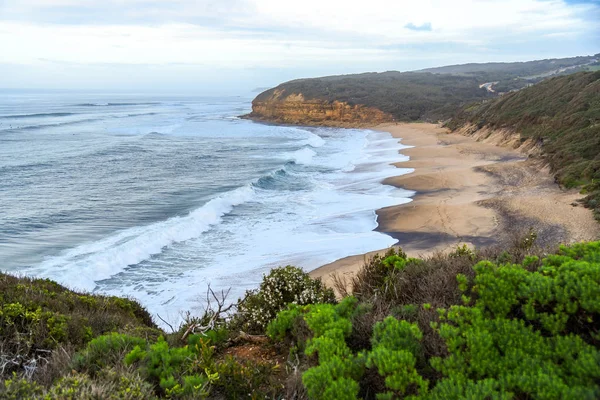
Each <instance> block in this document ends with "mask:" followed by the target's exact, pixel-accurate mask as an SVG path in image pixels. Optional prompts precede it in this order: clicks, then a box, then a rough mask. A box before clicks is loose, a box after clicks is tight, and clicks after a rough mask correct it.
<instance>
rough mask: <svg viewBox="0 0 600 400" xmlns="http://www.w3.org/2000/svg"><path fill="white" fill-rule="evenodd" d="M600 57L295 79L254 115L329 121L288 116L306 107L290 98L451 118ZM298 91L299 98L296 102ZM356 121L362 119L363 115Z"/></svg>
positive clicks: (260, 102) (409, 117)
mask: <svg viewBox="0 0 600 400" xmlns="http://www.w3.org/2000/svg"><path fill="white" fill-rule="evenodd" d="M598 59H600V55H595V56H586V57H573V58H565V59H550V60H538V61H529V62H518V63H487V64H464V65H454V66H447V67H439V68H430V69H425V70H421V71H413V72H398V71H388V72H383V73H364V74H352V75H339V76H328V77H321V78H311V79H297V80H293V81H289V82H285V83H282V84H281V85H278V86H277V87H275V88H272V89H269V90H266V91H264V92H263V93H261V94H259V95H258V96H257V97H256V98H255V99H254V101H253V112H252V114H250V117H252V118H257V119H266V120H272V121H276V122H286V123H300V124H320V123H323V122H325V121H326V119H324V118H315V114H317V112H316V111H318V110H311V113H312V114H313V115H310V116H305V117H304V118H302V117H298V116H297V115H296V116H293V117H290V116H286V115H285V114H290V113H292V114H293V113H304V112H306V111H304V110H301V107H300V105H299V104H298V105H297V106H294V107H287V106H282V103H285V102H289V101H291V102H292V103H293V102H296V103H304V104H306V103H310V102H315V101H316V102H322V104H321V107H325V105H326V104H332V103H333V102H342V103H344V104H347V105H349V106H364V107H367V108H369V109H374V110H378V111H381V112H383V113H385V114H386V115H389V116H390V118H392V119H393V120H395V121H417V120H421V121H432V122H437V121H440V120H446V119H448V118H450V117H452V116H453V115H454V114H455V113H457V112H458V111H460V110H461V108H462V107H464V106H465V105H468V104H470V103H473V102H476V101H482V100H486V99H490V98H495V97H497V96H498V94H499V93H503V92H508V91H511V90H518V89H522V88H524V87H527V86H529V85H532V84H535V83H537V82H540V81H542V80H543V79H545V78H548V77H551V76H557V75H562V74H572V73H575V72H578V71H582V70H587V69H589V68H593V67H594V66H595V65H597V63H598ZM486 83H489V84H490V85H489V86H488V87H487V88H486V87H485V86H483V85H484V84H486ZM300 95H301V96H302V97H301V100H298V96H300ZM294 108H295V109H294ZM322 114H323V115H325V114H326V112H325V111H324V112H322ZM288 117H289V118H288ZM376 117H377V118H380V117H379V116H378V115H377V116H376ZM358 119H361V120H362V119H364V116H361V118H357V120H358ZM367 122H369V121H367ZM371 122H381V121H378V120H377V121H375V120H374V121H371Z"/></svg>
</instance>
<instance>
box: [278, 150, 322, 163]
mask: <svg viewBox="0 0 600 400" xmlns="http://www.w3.org/2000/svg"><path fill="white" fill-rule="evenodd" d="M316 155H317V153H316V152H315V151H314V150H312V149H309V148H308V147H304V148H302V149H300V150H296V151H294V152H293V153H286V154H284V158H285V159H287V160H293V161H294V162H295V163H296V164H305V165H310V164H312V163H313V157H314V156H316Z"/></svg>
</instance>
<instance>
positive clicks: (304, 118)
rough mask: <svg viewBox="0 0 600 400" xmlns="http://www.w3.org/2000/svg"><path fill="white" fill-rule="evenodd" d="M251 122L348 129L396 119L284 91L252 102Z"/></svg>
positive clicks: (336, 102) (383, 113)
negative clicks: (349, 126) (259, 121)
mask: <svg viewBox="0 0 600 400" xmlns="http://www.w3.org/2000/svg"><path fill="white" fill-rule="evenodd" d="M249 117H250V118H251V119H256V120H261V121H269V122H277V123H285V124H299V125H326V126H344V125H360V124H378V123H382V122H390V121H393V120H394V118H393V117H392V116H391V115H390V114H387V113H385V112H383V111H381V110H378V109H376V108H373V107H366V106H363V105H360V104H358V105H350V104H348V103H346V102H341V101H333V102H329V101H326V100H318V99H308V100H307V99H305V98H304V96H303V95H302V94H290V95H287V94H286V93H285V91H284V90H273V91H272V92H271V93H268V94H266V95H265V94H263V95H260V96H258V97H257V98H256V99H254V101H253V102H252V113H250V115H249Z"/></svg>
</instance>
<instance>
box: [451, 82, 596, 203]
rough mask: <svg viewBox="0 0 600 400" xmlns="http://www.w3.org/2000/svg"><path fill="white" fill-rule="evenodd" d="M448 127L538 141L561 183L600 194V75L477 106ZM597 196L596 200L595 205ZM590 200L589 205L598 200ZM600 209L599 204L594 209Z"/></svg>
mask: <svg viewBox="0 0 600 400" xmlns="http://www.w3.org/2000/svg"><path fill="white" fill-rule="evenodd" d="M447 126H448V127H449V128H451V129H453V130H456V129H461V128H465V127H468V132H469V133H470V134H476V133H477V132H478V131H481V130H484V129H489V130H490V132H491V131H493V130H500V129H502V130H508V131H512V132H515V133H518V134H519V135H520V138H521V141H522V142H525V141H527V140H531V141H534V142H535V143H537V145H538V146H539V147H540V149H541V154H542V157H543V159H544V161H545V162H547V163H548V165H549V166H550V168H551V170H552V172H553V173H554V174H555V176H556V181H557V182H558V183H559V184H561V185H563V186H565V187H567V188H570V187H579V186H585V189H584V190H585V191H591V192H595V191H596V190H597V183H596V182H597V181H598V180H599V179H600V72H599V71H596V72H580V73H576V74H573V75H567V76H560V77H555V78H551V79H547V80H545V81H543V82H540V83H538V84H536V85H533V86H530V87H528V88H526V89H523V90H520V91H518V92H513V93H509V94H506V95H504V96H502V97H500V98H498V99H495V100H492V101H487V102H483V103H481V104H476V105H472V106H470V107H467V108H466V109H465V110H463V111H462V112H460V113H459V114H458V115H457V116H455V117H454V118H453V119H452V120H451V121H450V122H448V124H447ZM595 196H596V195H595V194H594V199H595ZM594 199H592V198H589V199H588V200H590V201H591V200H594ZM588 204H590V205H591V206H592V207H596V201H592V202H591V203H590V202H589V201H588Z"/></svg>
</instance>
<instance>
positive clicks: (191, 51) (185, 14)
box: [0, 0, 600, 95]
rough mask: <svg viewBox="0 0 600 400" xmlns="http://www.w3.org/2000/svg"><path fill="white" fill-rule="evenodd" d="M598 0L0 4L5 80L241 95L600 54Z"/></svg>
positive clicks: (0, 84) (30, 0)
mask: <svg viewBox="0 0 600 400" xmlns="http://www.w3.org/2000/svg"><path fill="white" fill-rule="evenodd" d="M599 21H600V0H590V1H583V0H570V1H567V0H452V1H448V0H368V1H362V0H361V1H359V0H343V1H342V0H325V1H324V0H293V1H290V0H215V1H213V0H0V51H1V53H0V88H43V89H90V90H108V91H151V92H152V91H153V92H171V93H178V92H181V93H196V94H206V95H214V94H237V93H247V92H251V91H252V90H253V89H255V88H262V87H270V86H274V85H277V84H278V83H281V82H283V81H287V80H290V79H296V78H303V77H314V76H323V75H333V74H347V73H357V72H367V71H388V70H399V71H407V70H415V69H421V68H428V67H434V66H442V65H450V64H460V63H467V62H491V61H528V60H534V59H544V58H559V57H572V56H578V55H593V54H596V53H599V52H600V22H599Z"/></svg>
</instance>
